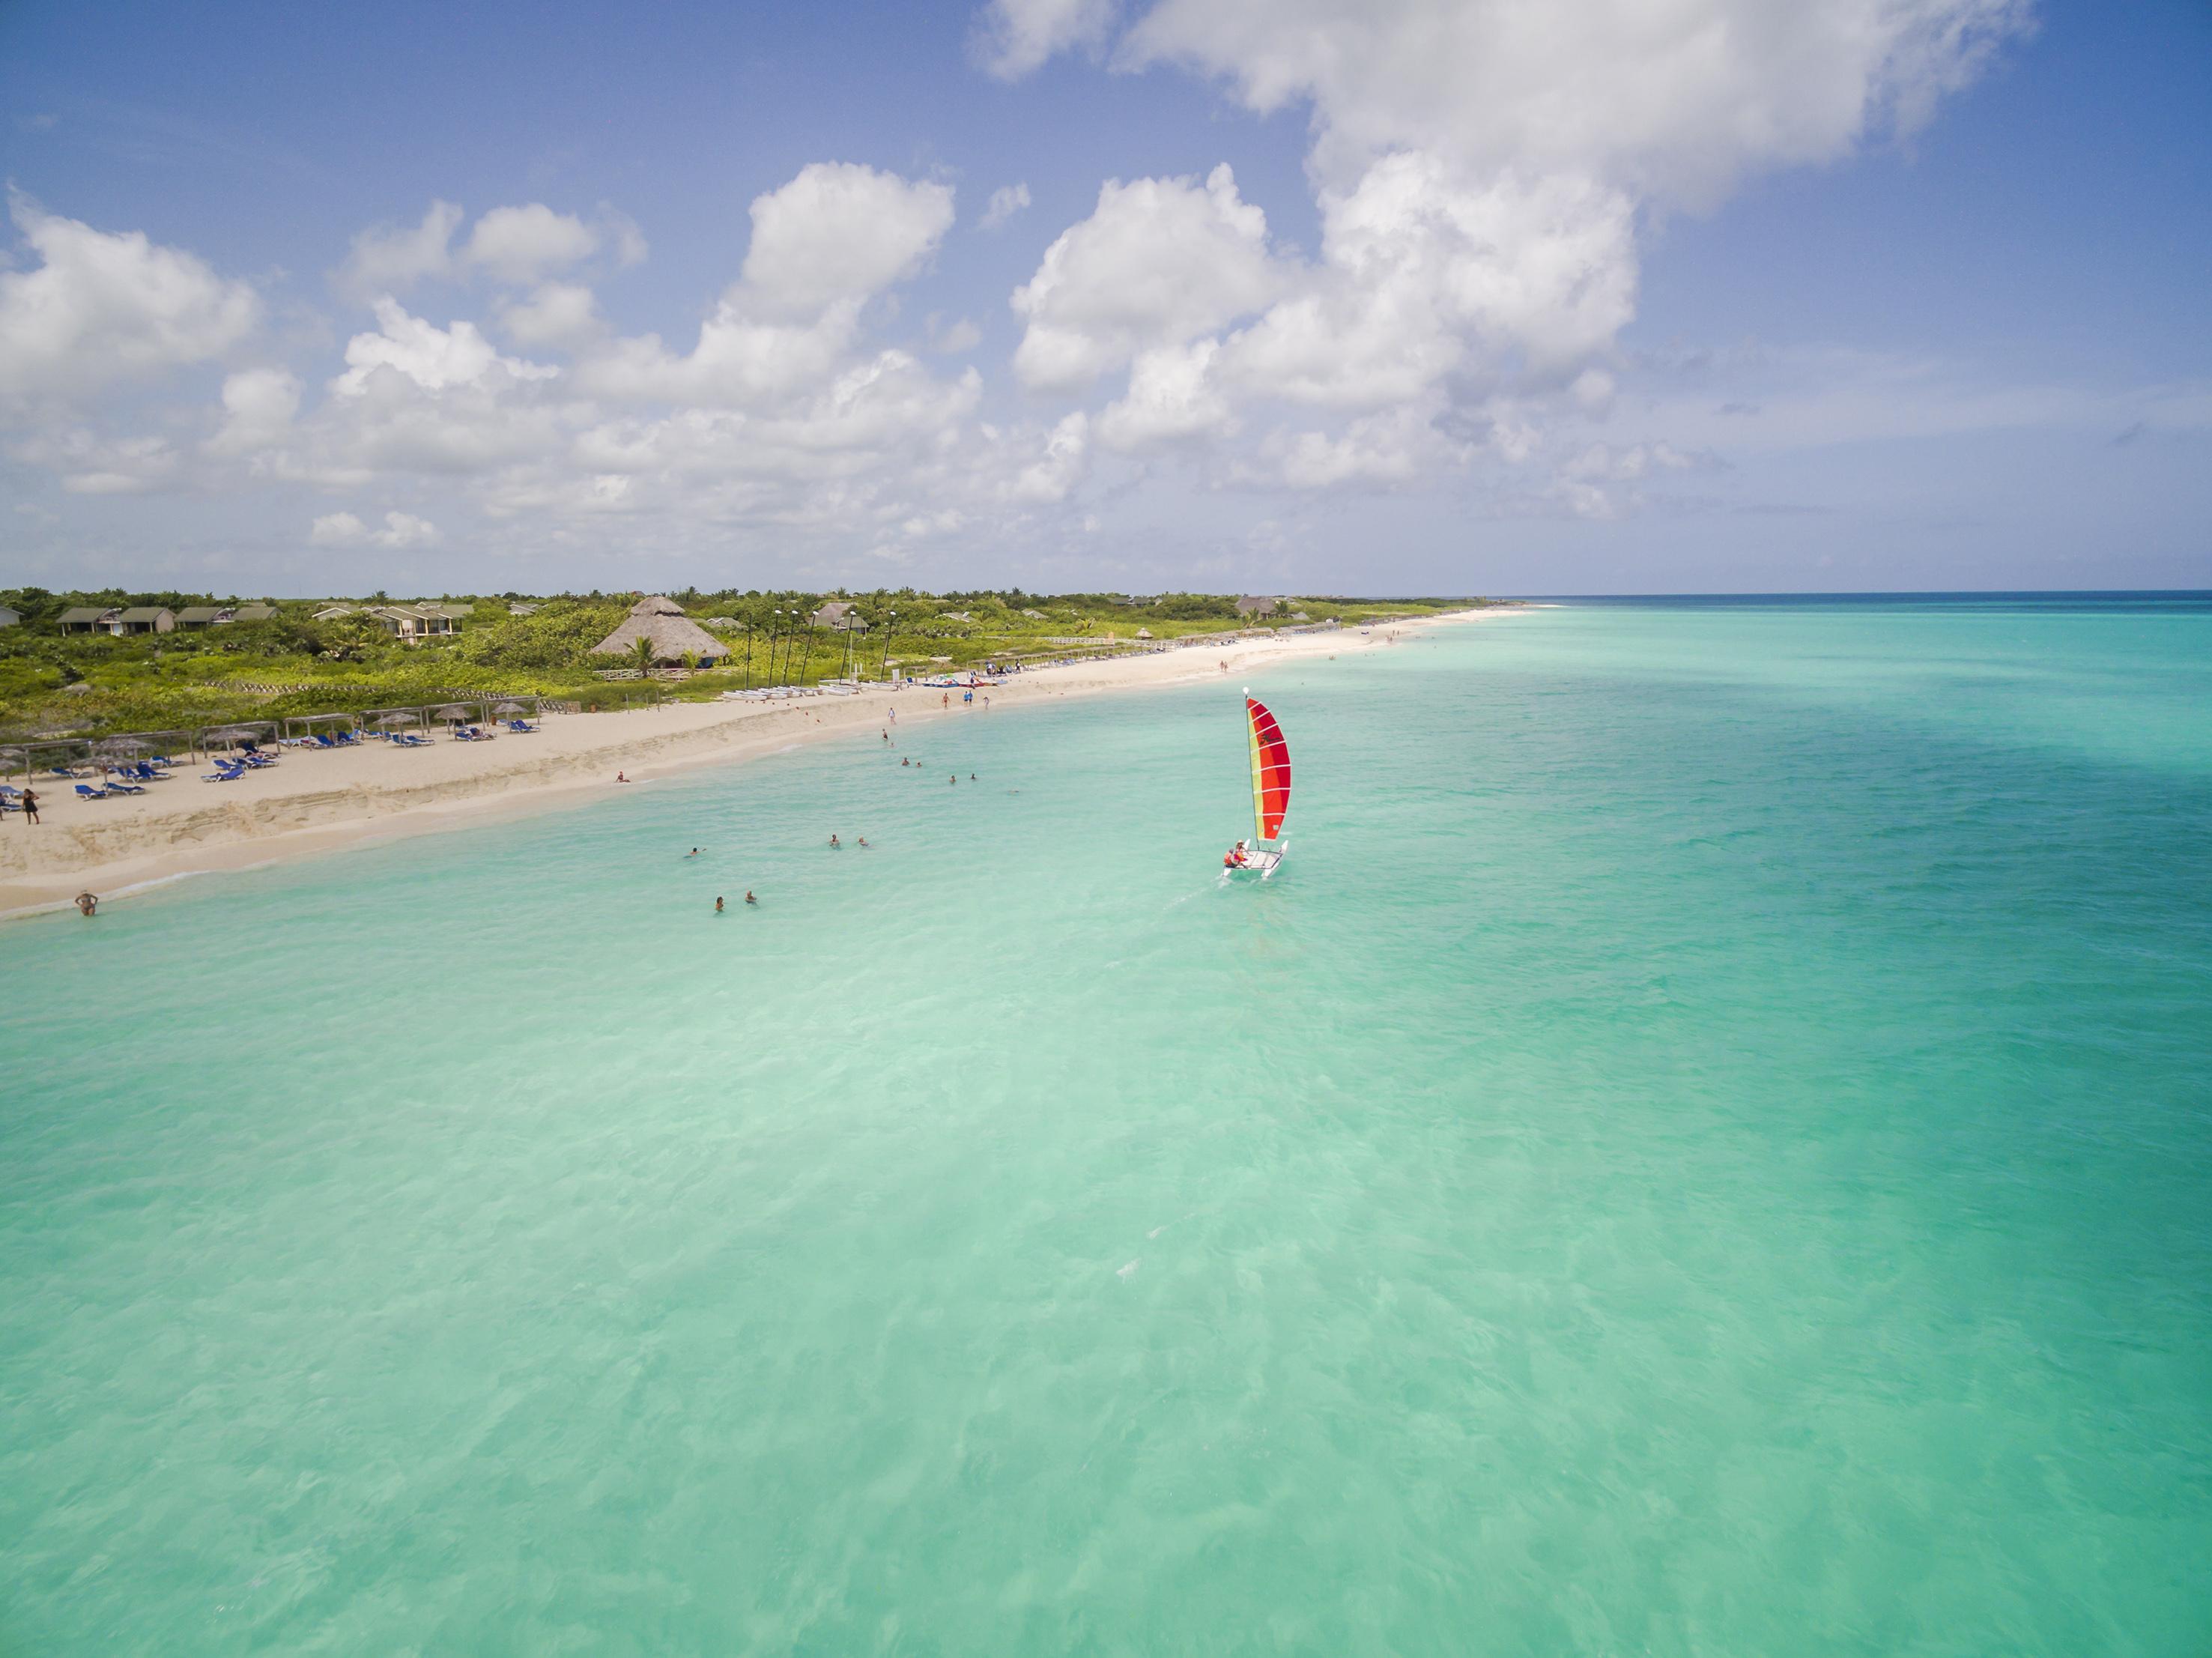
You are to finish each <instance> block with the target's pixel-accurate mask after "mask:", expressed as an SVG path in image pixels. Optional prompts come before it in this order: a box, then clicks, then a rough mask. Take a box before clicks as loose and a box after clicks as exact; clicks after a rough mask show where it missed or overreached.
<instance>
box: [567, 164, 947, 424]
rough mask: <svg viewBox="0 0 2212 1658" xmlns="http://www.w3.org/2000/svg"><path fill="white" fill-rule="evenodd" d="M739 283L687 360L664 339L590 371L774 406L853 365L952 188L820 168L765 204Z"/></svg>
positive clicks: (854, 169) (600, 384)
mask: <svg viewBox="0 0 2212 1658" xmlns="http://www.w3.org/2000/svg"><path fill="white" fill-rule="evenodd" d="M751 216H752V222H753V234H752V241H751V242H750V245H749V246H748V247H747V248H746V250H745V259H744V267H743V269H742V271H740V273H739V276H738V280H737V281H736V282H735V283H732V285H731V286H730V288H729V289H728V290H726V291H725V292H724V294H723V295H722V297H721V299H720V301H719V302H717V303H716V305H715V308H714V311H713V313H712V314H710V315H709V316H708V318H707V320H706V321H705V322H704V323H702V325H701V326H700V330H699V338H698V341H697V343H696V344H695V345H694V346H693V347H692V349H691V350H690V351H689V352H686V353H684V354H682V355H680V356H679V355H678V354H677V353H675V352H673V351H671V350H669V349H668V347H667V346H666V345H665V344H663V343H662V341H661V339H660V337H659V335H657V334H646V335H641V336H637V337H635V338H625V339H620V340H615V341H611V342H610V343H609V344H607V345H606V346H605V347H604V348H603V349H601V350H598V351H596V352H594V353H592V355H591V356H590V357H588V358H587V359H586V361H585V362H583V363H581V364H580V366H579V369H578V375H579V384H580V385H581V386H582V387H585V388H586V389H587V390H590V391H592V392H593V393H598V394H599V395H603V396H607V397H614V398H622V399H631V400H650V399H668V400H671V401H678V402H684V403H691V404H701V405H726V406H732V407H754V408H765V407H769V406H772V405H775V404H777V403H778V402H780V401H781V400H784V399H792V398H795V397H802V396H805V395H808V394H810V393H811V392H812V391H814V390H816V389H817V388H818V387H821V386H822V385H823V384H824V383H825V382H826V381H829V379H830V378H831V377H833V376H834V375H836V374H837V373H838V372H840V370H841V369H842V368H844V367H845V366H847V364H848V358H849V356H850V353H851V352H852V350H853V348H854V344H855V343H856V341H857V339H858V338H859V334H860V319H861V313H862V311H863V309H864V308H866V304H867V302H869V301H870V300H872V299H874V298H875V297H876V296H878V295H879V294H881V293H883V292H884V290H887V289H889V288H890V287H891V286H893V285H894V284H896V283H899V282H902V281H903V280H905V279H906V278H908V277H911V276H913V275H915V273H916V272H917V271H920V270H921V267H922V266H923V265H925V264H926V263H927V261H928V259H929V258H930V256H931V255H932V254H933V253H935V252H936V250H937V246H938V244H939V241H942V240H943V239H944V236H945V232H946V231H947V230H949V229H951V225H952V190H951V186H949V185H943V184H938V183H935V182H933V181H930V180H907V179H902V178H900V177H898V176H897V175H896V174H890V173H879V172H878V171H876V170H875V169H874V168H868V167H860V166H854V165H852V164H850V163H845V162H816V163H814V164H813V165H811V166H810V167H806V168H802V169H801V170H800V171H799V174H798V176H797V177H796V178H794V179H793V180H791V182H790V183H788V184H787V185H785V186H782V187H781V188H780V189H777V190H772V191H769V192H767V193H765V194H763V195H761V196H758V197H756V198H754V200H753V203H752V209H751Z"/></svg>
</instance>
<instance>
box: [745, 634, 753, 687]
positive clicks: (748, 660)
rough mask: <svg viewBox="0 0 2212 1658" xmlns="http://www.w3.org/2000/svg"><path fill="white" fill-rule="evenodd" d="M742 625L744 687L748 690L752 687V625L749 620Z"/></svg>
mask: <svg viewBox="0 0 2212 1658" xmlns="http://www.w3.org/2000/svg"><path fill="white" fill-rule="evenodd" d="M744 635H745V689H746V690H748V691H750V690H751V689H752V688H753V625H752V624H751V623H750V622H747V623H745V624H744Z"/></svg>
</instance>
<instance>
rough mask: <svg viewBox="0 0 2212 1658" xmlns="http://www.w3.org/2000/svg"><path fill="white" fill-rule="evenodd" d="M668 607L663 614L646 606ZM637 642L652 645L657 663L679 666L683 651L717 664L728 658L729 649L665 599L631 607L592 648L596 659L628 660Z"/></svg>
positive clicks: (652, 600) (643, 602)
mask: <svg viewBox="0 0 2212 1658" xmlns="http://www.w3.org/2000/svg"><path fill="white" fill-rule="evenodd" d="M652 604H660V605H667V606H668V608H667V609H665V610H663V611H648V610H646V609H644V608H643V606H645V605H652ZM640 639H650V640H652V641H653V661H656V662H680V661H683V660H684V652H686V651H693V652H696V653H697V654H698V655H701V656H702V657H705V656H711V657H714V659H715V660H716V661H720V660H721V658H723V657H725V656H726V655H729V654H730V648H729V646H727V645H726V644H724V643H722V642H721V641H720V639H717V638H716V637H714V635H713V634H711V633H709V632H708V631H707V630H706V629H705V628H703V627H701V626H700V625H699V624H698V623H696V622H695V621H693V620H692V619H690V617H688V616H686V615H685V614H684V613H683V611H682V610H681V609H680V608H679V607H677V606H675V605H672V604H669V601H668V600H665V599H659V600H654V599H647V600H642V601H641V603H640V605H639V606H638V607H633V608H632V610H631V611H630V613H629V616H628V617H626V618H625V619H623V625H621V626H620V627H618V628H617V629H616V630H615V631H613V632H612V633H610V634H609V635H607V637H605V638H604V639H602V640H600V641H599V643H597V644H595V645H593V646H592V655H595V656H600V655H604V656H627V655H629V653H630V649H631V647H632V646H634V645H635V643H637V642H638V641H639V640H640Z"/></svg>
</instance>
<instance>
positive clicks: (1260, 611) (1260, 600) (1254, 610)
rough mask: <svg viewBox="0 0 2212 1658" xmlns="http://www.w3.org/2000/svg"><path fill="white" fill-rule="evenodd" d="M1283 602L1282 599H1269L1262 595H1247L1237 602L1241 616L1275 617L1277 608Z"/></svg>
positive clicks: (1238, 612)
mask: <svg viewBox="0 0 2212 1658" xmlns="http://www.w3.org/2000/svg"><path fill="white" fill-rule="evenodd" d="M1283 602H1284V601H1283V600H1280V599H1269V598H1267V597H1265V596H1263V595H1261V594H1246V595H1245V596H1244V597H1243V598H1242V599H1239V600H1237V614H1238V615H1239V616H1273V614H1274V613H1275V608H1276V607H1277V606H1279V605H1280V604H1282V603H1283Z"/></svg>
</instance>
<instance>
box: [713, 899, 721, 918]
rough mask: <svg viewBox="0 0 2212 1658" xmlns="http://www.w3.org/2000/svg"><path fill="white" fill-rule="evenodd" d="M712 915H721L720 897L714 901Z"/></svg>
mask: <svg viewBox="0 0 2212 1658" xmlns="http://www.w3.org/2000/svg"><path fill="white" fill-rule="evenodd" d="M714 913H715V914H716V915H720V914H721V913H722V900H721V899H720V897H717V898H716V899H714Z"/></svg>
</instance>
